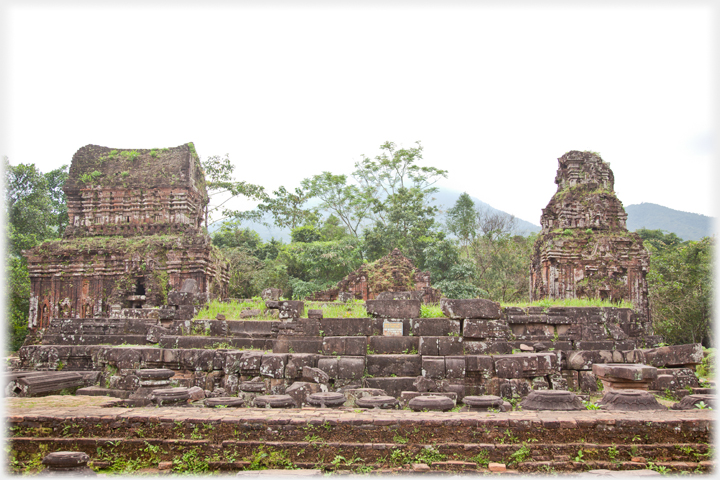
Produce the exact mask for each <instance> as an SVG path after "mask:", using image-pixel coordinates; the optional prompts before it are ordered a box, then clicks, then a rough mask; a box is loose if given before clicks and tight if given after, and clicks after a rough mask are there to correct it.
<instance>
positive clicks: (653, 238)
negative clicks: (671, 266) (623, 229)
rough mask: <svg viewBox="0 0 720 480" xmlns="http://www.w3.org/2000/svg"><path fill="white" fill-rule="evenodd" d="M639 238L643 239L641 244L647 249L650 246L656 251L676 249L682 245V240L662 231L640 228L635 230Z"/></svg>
mask: <svg viewBox="0 0 720 480" xmlns="http://www.w3.org/2000/svg"><path fill="white" fill-rule="evenodd" d="M635 233H637V234H638V235H640V238H642V239H643V244H644V245H645V246H646V247H647V246H650V245H652V246H653V247H654V248H655V249H656V250H666V249H667V248H672V247H677V246H678V245H680V244H681V243H683V240H682V238H680V237H678V236H677V235H675V234H674V233H672V232H671V233H667V232H664V231H663V230H648V229H646V228H641V229H639V230H636V232H635Z"/></svg>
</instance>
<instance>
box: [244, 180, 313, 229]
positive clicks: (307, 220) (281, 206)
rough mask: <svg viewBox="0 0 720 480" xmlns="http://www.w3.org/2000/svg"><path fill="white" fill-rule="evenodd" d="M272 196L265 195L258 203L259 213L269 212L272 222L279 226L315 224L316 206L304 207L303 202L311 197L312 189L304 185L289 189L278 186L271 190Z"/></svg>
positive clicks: (294, 226) (289, 226)
mask: <svg viewBox="0 0 720 480" xmlns="http://www.w3.org/2000/svg"><path fill="white" fill-rule="evenodd" d="M273 195H274V197H270V196H267V195H266V196H265V197H264V198H263V202H262V203H261V204H260V205H258V207H257V212H259V213H260V214H261V215H265V214H270V215H271V216H272V218H273V223H274V224H275V225H276V226H278V227H280V228H290V229H291V230H292V229H293V228H296V227H299V226H301V225H315V224H316V223H317V222H318V220H319V216H318V213H317V209H316V208H306V207H305V204H306V203H307V202H308V200H310V199H311V198H312V197H313V193H312V191H310V190H308V189H304V187H299V188H296V189H295V190H294V191H292V192H291V191H289V190H287V189H286V188H285V187H280V188H278V189H277V190H275V191H274V192H273Z"/></svg>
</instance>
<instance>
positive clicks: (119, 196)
mask: <svg viewBox="0 0 720 480" xmlns="http://www.w3.org/2000/svg"><path fill="white" fill-rule="evenodd" d="M63 190H64V191H65V195H66V197H67V204H68V215H69V225H68V227H67V229H66V230H65V232H64V235H63V238H62V239H61V240H55V241H50V242H45V243H43V244H42V245H39V246H37V247H35V248H33V249H32V250H30V251H28V252H26V253H25V255H26V257H27V259H28V269H29V272H30V282H31V298H30V318H29V326H30V328H31V329H37V328H44V327H46V326H47V325H48V323H49V320H50V318H88V317H97V316H106V315H108V312H109V310H110V307H111V305H117V306H119V307H120V308H139V307H143V306H145V307H152V306H161V305H164V304H165V303H166V299H167V293H168V291H170V290H172V289H179V288H180V287H181V285H182V283H183V282H184V281H185V280H188V279H192V280H194V281H195V283H196V285H197V287H198V291H199V293H200V294H206V295H207V296H208V297H225V296H226V292H227V272H226V269H225V266H224V264H223V262H222V261H221V260H220V258H219V257H218V255H217V253H216V251H215V250H214V248H213V247H212V246H211V243H210V238H209V237H208V235H207V234H205V233H203V231H202V229H201V222H202V219H203V213H204V208H205V207H206V205H207V203H208V195H207V191H206V189H205V178H204V175H203V172H202V169H201V167H200V160H199V158H198V155H197V153H196V152H195V148H194V146H193V144H192V143H188V144H185V145H181V146H179V147H175V148H163V149H152V150H113V149H110V148H106V147H100V146H97V145H87V146H85V147H82V148H81V149H80V150H78V151H77V152H76V153H75V155H74V156H73V159H72V164H71V166H70V172H69V178H68V180H67V182H66V183H65V186H64V187H63Z"/></svg>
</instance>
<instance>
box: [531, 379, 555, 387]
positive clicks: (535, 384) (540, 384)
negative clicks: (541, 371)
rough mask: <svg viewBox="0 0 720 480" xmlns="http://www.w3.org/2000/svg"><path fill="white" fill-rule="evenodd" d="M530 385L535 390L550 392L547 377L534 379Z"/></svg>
mask: <svg viewBox="0 0 720 480" xmlns="http://www.w3.org/2000/svg"><path fill="white" fill-rule="evenodd" d="M530 385H531V386H532V389H533V390H548V389H549V388H550V382H548V381H547V379H546V378H545V377H534V378H533V379H532V380H531V381H530Z"/></svg>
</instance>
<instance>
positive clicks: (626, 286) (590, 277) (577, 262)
mask: <svg viewBox="0 0 720 480" xmlns="http://www.w3.org/2000/svg"><path fill="white" fill-rule="evenodd" d="M555 183H557V185H558V188H557V192H556V193H555V195H553V197H552V198H551V199H550V203H548V205H547V207H545V208H544V209H543V212H542V216H541V219H540V224H541V226H542V232H541V233H540V235H539V237H538V239H537V241H536V242H535V248H534V253H533V258H532V264H531V296H532V298H531V299H532V300H539V299H543V298H550V299H563V298H601V299H608V300H610V301H621V300H627V301H630V302H632V303H633V304H634V305H635V308H636V309H637V310H638V311H639V312H640V313H641V315H643V316H644V317H645V319H647V318H648V312H649V310H648V290H647V282H646V280H645V275H646V274H647V271H648V265H649V255H648V252H647V250H645V248H644V247H643V242H642V239H641V238H640V236H639V235H638V234H637V233H633V232H629V231H628V229H627V227H626V220H627V214H626V213H625V209H624V208H623V205H622V202H620V200H618V198H617V197H616V196H615V191H614V186H615V177H614V175H613V172H612V170H611V169H610V165H609V164H608V163H606V162H604V161H603V160H602V159H601V158H600V156H599V155H598V154H596V153H593V152H579V151H575V150H573V151H571V152H568V153H566V154H565V155H563V156H562V157H560V158H559V159H558V170H557V176H556V177H555Z"/></svg>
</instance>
